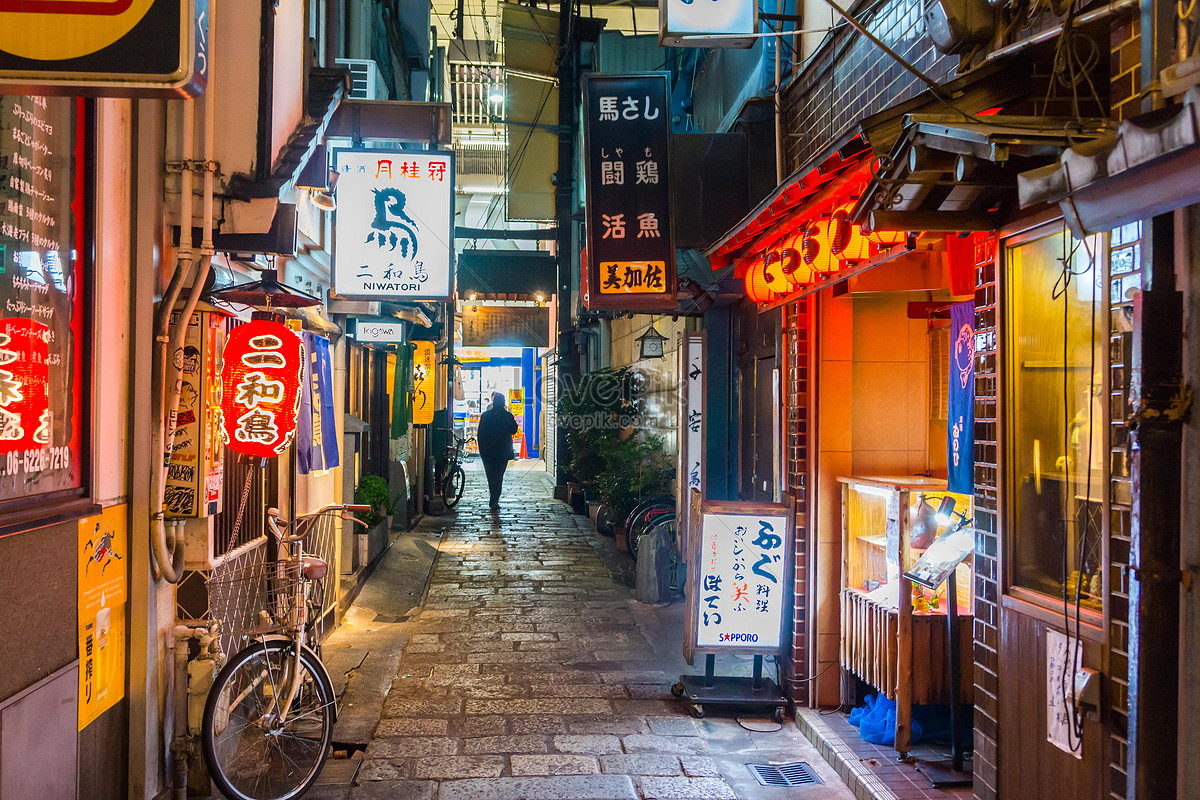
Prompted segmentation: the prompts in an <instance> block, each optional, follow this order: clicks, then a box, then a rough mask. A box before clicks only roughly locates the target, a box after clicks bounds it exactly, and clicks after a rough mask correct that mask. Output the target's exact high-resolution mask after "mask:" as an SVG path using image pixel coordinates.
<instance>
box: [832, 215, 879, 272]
mask: <svg viewBox="0 0 1200 800" xmlns="http://www.w3.org/2000/svg"><path fill="white" fill-rule="evenodd" d="M850 210H851V209H850V206H844V207H843V208H839V209H838V210H837V211H834V212H833V216H832V217H831V218H830V220H829V250H830V252H832V253H833V254H834V255H836V256H838V257H839V258H841V259H843V260H844V261H862V260H864V259H866V258H867V257H869V256H870V254H871V243H870V241H869V240H868V239H867V237H866V236H863V234H862V229H861V228H859V227H858V226H857V225H855V224H854V223H852V222H851V221H850Z"/></svg>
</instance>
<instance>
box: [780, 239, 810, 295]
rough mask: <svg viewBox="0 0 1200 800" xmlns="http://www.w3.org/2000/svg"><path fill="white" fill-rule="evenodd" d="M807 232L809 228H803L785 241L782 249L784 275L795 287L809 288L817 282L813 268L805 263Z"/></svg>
mask: <svg viewBox="0 0 1200 800" xmlns="http://www.w3.org/2000/svg"><path fill="white" fill-rule="evenodd" d="M807 230H808V227H807V226H802V227H801V228H800V230H799V231H797V232H796V233H793V234H792V235H791V236H789V237H788V238H787V239H784V241H783V246H782V247H781V248H780V258H781V259H782V265H783V266H782V269H783V274H784V275H786V276H787V279H788V283H790V284H791V285H792V286H793V287H796V286H807V285H808V284H810V283H813V282H814V281H815V280H816V274H815V273H814V272H813V268H812V267H810V266H809V265H808V264H805V263H804V254H803V247H804V234H805V232H806V231H807Z"/></svg>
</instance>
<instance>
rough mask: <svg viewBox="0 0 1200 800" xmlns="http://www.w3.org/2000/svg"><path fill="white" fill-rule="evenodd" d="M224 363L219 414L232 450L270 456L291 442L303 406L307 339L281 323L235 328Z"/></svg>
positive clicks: (231, 333) (279, 451)
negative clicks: (303, 374) (303, 378)
mask: <svg viewBox="0 0 1200 800" xmlns="http://www.w3.org/2000/svg"><path fill="white" fill-rule="evenodd" d="M222 361H223V363H222V366H221V416H222V425H223V427H224V430H225V444H226V445H228V446H229V449H231V450H236V451H237V452H239V453H246V454H247V455H251V456H258V457H260V458H271V457H273V456H277V455H279V454H280V453H282V452H283V451H284V450H285V449H287V446H288V445H289V444H291V441H292V436H293V435H294V434H295V433H296V417H297V414H298V412H299V408H300V388H301V387H300V384H301V374H302V372H303V368H304V343H303V342H302V341H301V339H300V337H299V336H297V335H296V334H295V333H294V332H293V331H292V330H291V329H289V328H288V327H287V326H286V325H284V324H282V323H280V322H271V321H268V320H255V321H253V322H247V323H246V324H245V325H240V326H238V327H236V328H234V329H233V330H232V331H231V332H230V333H229V338H228V339H226V341H225V350H224V351H223V353H222Z"/></svg>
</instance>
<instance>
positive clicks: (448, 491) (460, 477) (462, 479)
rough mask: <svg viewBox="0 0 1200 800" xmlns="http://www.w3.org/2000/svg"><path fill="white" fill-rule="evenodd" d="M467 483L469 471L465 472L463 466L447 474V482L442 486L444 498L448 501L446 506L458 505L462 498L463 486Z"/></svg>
mask: <svg viewBox="0 0 1200 800" xmlns="http://www.w3.org/2000/svg"><path fill="white" fill-rule="evenodd" d="M466 485H467V473H465V472H463V468H462V467H455V468H454V469H453V471H451V473H450V474H449V475H448V476H446V483H445V485H444V486H443V487H442V498H443V499H444V500H445V501H446V508H454V507H455V506H456V505H458V501H459V500H461V499H462V496H463V488H464V487H465V486H466Z"/></svg>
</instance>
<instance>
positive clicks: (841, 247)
mask: <svg viewBox="0 0 1200 800" xmlns="http://www.w3.org/2000/svg"><path fill="white" fill-rule="evenodd" d="M850 210H851V206H849V205H846V206H843V207H841V208H838V209H836V210H835V211H834V212H833V213H832V214H828V215H821V216H818V217H816V218H815V219H812V220H810V221H808V222H806V223H804V224H802V225H801V226H800V227H799V228H798V229H797V230H796V232H795V233H792V234H790V235H788V236H785V237H783V239H781V240H780V241H779V243H778V244H777V245H776V246H775V247H773V248H772V249H770V250H767V251H766V252H765V253H762V254H761V255H760V256H758V257H757V258H756V259H755V260H754V263H753V264H751V265H750V269H749V270H747V272H746V278H745V283H746V297H748V298H749V299H750V300H752V301H754V302H755V303H769V302H771V301H772V300H775V299H777V298H779V297H782V296H784V295H787V294H790V293H791V292H794V291H796V290H797V289H800V288H801V287H804V286H810V285H812V284H814V283H817V282H818V281H820V280H821V279H822V278H823V277H824V276H827V275H831V274H833V273H835V272H838V271H839V270H841V269H842V268H843V266H844V265H845V264H847V263H852V262H858V261H864V260H866V259H867V258H869V257H870V256H871V251H872V247H874V249H875V251H876V252H878V251H879V250H884V249H887V248H889V247H893V246H895V245H897V244H900V243H901V242H903V241H904V239H905V237H906V236H907V234H906V232H904V231H875V232H872V233H869V234H864V233H863V232H862V230H861V229H860V228H859V226H858V225H854V224H853V223H851V222H850Z"/></svg>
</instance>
